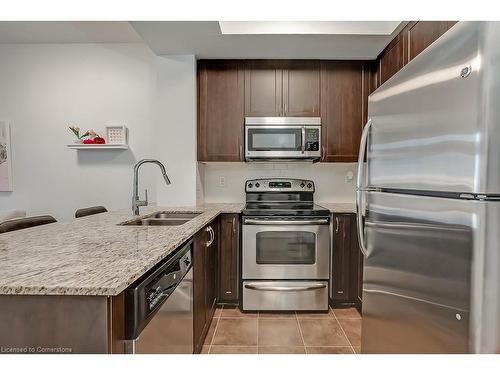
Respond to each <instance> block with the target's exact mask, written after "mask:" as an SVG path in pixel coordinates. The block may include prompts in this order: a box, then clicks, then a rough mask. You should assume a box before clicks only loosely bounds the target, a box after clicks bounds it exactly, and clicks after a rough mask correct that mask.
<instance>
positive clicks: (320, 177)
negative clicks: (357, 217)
mask: <svg viewBox="0 0 500 375" xmlns="http://www.w3.org/2000/svg"><path fill="white" fill-rule="evenodd" d="M356 166H357V163H318V164H305V163H297V164H294V163H289V164H282V163H265V164H263V163H206V164H201V163H200V165H199V168H200V170H201V173H200V175H201V177H200V178H201V179H202V181H203V198H204V200H205V201H206V202H214V203H215V202H244V201H245V188H244V183H245V181H246V180H249V179H252V178H268V177H291V178H305V179H310V180H313V181H314V183H315V186H316V193H315V195H314V199H315V201H316V202H332V203H333V202H353V201H354V198H355V181H354V178H353V179H352V180H350V181H349V180H348V181H347V182H346V175H347V174H348V173H349V172H352V173H353V175H354V173H355V172H356ZM221 177H222V178H223V179H224V180H225V186H221V184H220V179H221Z"/></svg>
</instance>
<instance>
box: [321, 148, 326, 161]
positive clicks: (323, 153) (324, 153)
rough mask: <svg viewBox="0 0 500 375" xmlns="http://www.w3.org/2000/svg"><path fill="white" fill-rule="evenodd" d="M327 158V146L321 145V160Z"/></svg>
mask: <svg viewBox="0 0 500 375" xmlns="http://www.w3.org/2000/svg"><path fill="white" fill-rule="evenodd" d="M325 160H326V152H325V146H321V161H325Z"/></svg>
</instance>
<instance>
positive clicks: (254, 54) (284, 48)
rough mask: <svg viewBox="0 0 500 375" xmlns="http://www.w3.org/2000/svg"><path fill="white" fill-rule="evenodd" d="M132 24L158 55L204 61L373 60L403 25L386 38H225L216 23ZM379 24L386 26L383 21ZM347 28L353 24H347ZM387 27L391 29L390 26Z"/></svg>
mask: <svg viewBox="0 0 500 375" xmlns="http://www.w3.org/2000/svg"><path fill="white" fill-rule="evenodd" d="M378 23H379V22H369V23H368V24H371V26H372V27H373V26H380V25H377V24H378ZM131 24H132V26H133V27H134V28H135V30H136V31H137V32H138V33H139V34H140V35H141V37H142V38H143V39H144V41H145V42H146V43H147V44H148V45H149V46H150V47H151V48H152V49H153V51H154V52H155V53H156V54H158V55H177V54H195V55H196V56H197V57H198V58H207V59H210V58H262V59H265V58H288V59H293V58H299V59H301V58H302V59H304V58H305V59H307V58H311V59H367V60H369V59H374V58H376V57H377V56H378V54H379V53H380V52H381V51H382V50H383V49H384V47H385V46H386V45H387V44H388V43H389V42H390V41H391V40H392V38H393V36H394V35H396V33H397V32H399V30H400V29H401V28H402V26H403V25H402V24H401V22H395V23H394V22H393V23H392V24H394V25H393V26H392V29H393V30H392V33H391V32H389V34H386V35H366V34H350V35H349V34H343V35H339V34H335V35H332V34H328V35H327V34H301V35H298V34H284V35H276V34H258V35H248V34H243V35H242V34H238V35H224V34H222V33H221V30H220V27H219V22H217V21H202V22H198V21H196V22H188V21H186V22H183V21H175V22H161V21H159V22H156V21H155V22H151V21H141V22H131ZM363 24H364V23H363ZM380 24H384V26H388V25H387V24H386V23H385V22H381V23H380ZM347 26H353V25H347V24H346V27H347ZM346 27H345V28H346ZM389 27H391V26H390V25H389ZM351 29H352V27H351ZM372 29H373V28H372ZM379 29H380V28H379ZM351 31H352V30H351ZM344 32H345V31H344ZM363 32H365V31H363ZM379 32H380V30H379V31H378V33H379Z"/></svg>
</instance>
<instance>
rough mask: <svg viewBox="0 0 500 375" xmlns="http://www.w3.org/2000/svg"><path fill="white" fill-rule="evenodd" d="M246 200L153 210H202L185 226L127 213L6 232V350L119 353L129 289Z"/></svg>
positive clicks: (1, 297)
mask: <svg viewBox="0 0 500 375" xmlns="http://www.w3.org/2000/svg"><path fill="white" fill-rule="evenodd" d="M242 207H243V205H242V204H208V205H204V206H197V207H182V208H179V207H176V208H169V207H147V208H143V209H142V210H141V211H142V212H141V216H147V215H149V214H152V213H154V212H158V211H168V212H199V213H200V214H199V215H198V216H196V217H194V218H193V219H191V220H189V221H188V222H187V223H185V224H183V225H179V226H128V225H119V224H120V223H123V222H127V221H130V220H132V219H134V218H135V217H133V216H132V215H131V214H130V213H129V211H128V210H123V211H115V212H109V213H102V214H98V215H92V216H88V217H84V218H80V219H75V220H71V221H67V222H58V223H53V224H48V225H44V226H40V227H34V228H29V229H24V230H22V231H16V232H11V233H5V234H2V235H0V305H1V306H2V309H1V310H0V349H1V351H2V352H4V353H17V352H20V353H42V352H58V353H120V352H122V350H123V345H122V343H120V341H121V336H122V332H121V330H122V326H123V310H124V309H123V293H122V292H123V291H124V290H125V288H127V287H128V286H129V285H131V284H132V283H134V281H136V280H137V279H139V278H140V277H141V276H142V275H144V274H145V273H147V272H148V271H149V270H150V269H152V268H153V267H154V266H155V265H156V264H158V262H160V261H162V260H163V259H165V258H167V257H169V256H172V255H173V254H174V253H175V251H176V249H178V248H179V246H180V245H182V244H183V243H184V242H185V241H187V240H189V239H190V238H191V237H193V236H194V235H195V234H196V233H197V232H198V231H199V230H200V229H202V228H203V227H204V226H205V225H206V224H208V223H209V222H211V221H212V220H213V219H214V218H216V217H217V216H218V215H219V214H222V213H239V212H241V209H242Z"/></svg>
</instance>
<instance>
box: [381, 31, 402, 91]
mask: <svg viewBox="0 0 500 375" xmlns="http://www.w3.org/2000/svg"><path fill="white" fill-rule="evenodd" d="M405 45H406V32H402V33H400V34H399V35H398V36H397V37H396V38H395V39H394V40H393V41H392V42H391V43H390V44H389V46H388V48H387V49H386V50H385V51H384V52H383V53H382V55H381V56H380V83H381V84H382V83H384V82H385V81H387V80H388V79H389V78H391V77H392V76H393V75H394V74H395V73H397V72H398V71H399V70H400V69H401V68H402V67H403V66H405V63H406V59H405V50H406V48H405Z"/></svg>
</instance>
